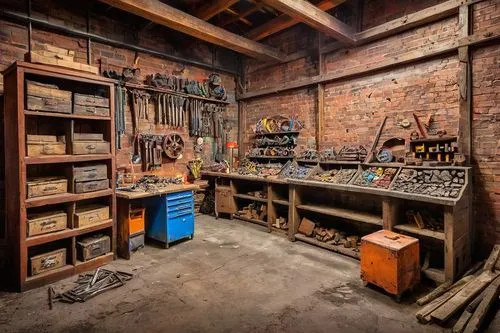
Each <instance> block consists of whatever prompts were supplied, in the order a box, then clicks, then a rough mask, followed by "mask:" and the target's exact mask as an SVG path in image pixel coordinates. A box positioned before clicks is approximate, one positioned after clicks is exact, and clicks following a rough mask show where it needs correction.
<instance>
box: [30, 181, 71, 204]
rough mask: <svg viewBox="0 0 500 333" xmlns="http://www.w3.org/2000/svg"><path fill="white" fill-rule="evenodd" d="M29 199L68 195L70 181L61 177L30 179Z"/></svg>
mask: <svg viewBox="0 0 500 333" xmlns="http://www.w3.org/2000/svg"><path fill="white" fill-rule="evenodd" d="M26 187H27V192H28V195H27V197H28V199H29V198H36V197H43V196H45V195H54V194H61V193H66V192H67V191H68V181H67V180H66V179H64V178H61V177H38V178H30V179H28V181H27V182H26Z"/></svg>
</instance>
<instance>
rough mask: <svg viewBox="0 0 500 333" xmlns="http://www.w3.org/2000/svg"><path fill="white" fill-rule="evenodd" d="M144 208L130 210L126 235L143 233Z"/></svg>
mask: <svg viewBox="0 0 500 333" xmlns="http://www.w3.org/2000/svg"><path fill="white" fill-rule="evenodd" d="M144 230H145V229H144V208H134V209H132V210H130V213H129V216H128V233H129V235H135V234H138V233H140V232H144Z"/></svg>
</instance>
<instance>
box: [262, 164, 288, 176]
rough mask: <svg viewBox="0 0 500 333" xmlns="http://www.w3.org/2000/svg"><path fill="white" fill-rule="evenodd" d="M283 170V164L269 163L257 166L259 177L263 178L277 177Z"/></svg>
mask: <svg viewBox="0 0 500 333" xmlns="http://www.w3.org/2000/svg"><path fill="white" fill-rule="evenodd" d="M281 169H283V164H281V163H268V164H259V165H258V166H257V170H258V175H259V176H262V177H268V176H277V175H278V174H279V173H280V172H281Z"/></svg>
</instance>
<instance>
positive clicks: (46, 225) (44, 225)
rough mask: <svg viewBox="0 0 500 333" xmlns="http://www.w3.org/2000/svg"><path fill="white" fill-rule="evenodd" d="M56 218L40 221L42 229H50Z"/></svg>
mask: <svg viewBox="0 0 500 333" xmlns="http://www.w3.org/2000/svg"><path fill="white" fill-rule="evenodd" d="M56 222H57V221H56V220H50V221H45V222H42V223H40V226H41V227H42V230H47V229H52V228H54V227H55V226H56Z"/></svg>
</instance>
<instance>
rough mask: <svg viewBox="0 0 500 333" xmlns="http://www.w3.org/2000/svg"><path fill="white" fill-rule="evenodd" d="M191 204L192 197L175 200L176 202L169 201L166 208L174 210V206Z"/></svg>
mask: <svg viewBox="0 0 500 333" xmlns="http://www.w3.org/2000/svg"><path fill="white" fill-rule="evenodd" d="M191 202H193V198H192V197H189V198H182V199H176V200H172V201H170V202H169V203H168V204H167V207H168V208H174V207H176V206H179V205H185V204H189V203H191Z"/></svg>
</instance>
